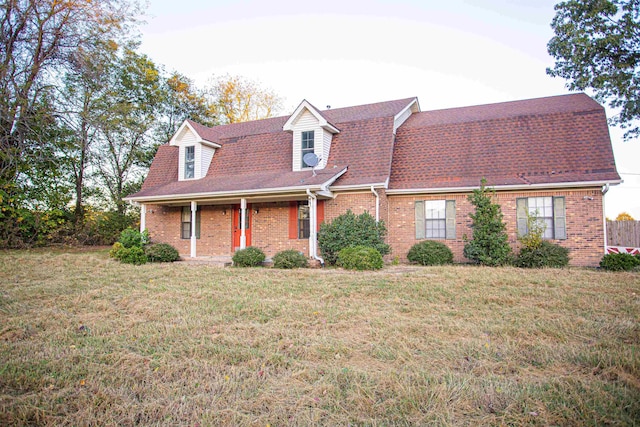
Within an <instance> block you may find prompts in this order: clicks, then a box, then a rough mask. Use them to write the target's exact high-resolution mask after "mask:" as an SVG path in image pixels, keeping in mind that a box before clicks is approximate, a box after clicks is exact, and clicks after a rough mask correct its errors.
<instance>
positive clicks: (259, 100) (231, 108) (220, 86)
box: [208, 74, 282, 124]
mask: <svg viewBox="0 0 640 427" xmlns="http://www.w3.org/2000/svg"><path fill="white" fill-rule="evenodd" d="M208 91H209V93H210V95H211V97H212V98H213V100H214V102H215V104H216V107H217V111H218V120H219V121H220V122H221V123H223V124H227V123H238V122H246V121H249V120H260V119H266V118H269V117H274V116H275V115H276V114H278V113H279V112H280V110H281V109H282V98H280V97H279V96H278V95H277V94H276V93H275V92H273V91H272V90H270V89H265V88H263V87H261V86H260V85H259V84H258V83H256V82H255V81H253V80H250V79H247V78H245V77H241V76H232V75H228V74H227V75H225V76H222V77H218V78H212V79H211V81H210V84H209V89H208Z"/></svg>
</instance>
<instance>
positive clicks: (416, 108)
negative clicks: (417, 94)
mask: <svg viewBox="0 0 640 427" xmlns="http://www.w3.org/2000/svg"><path fill="white" fill-rule="evenodd" d="M409 109H411V113H412V114H413V113H419V112H420V104H419V103H418V98H413V100H412V101H411V102H410V103H409V104H408V105H407V106H406V107H404V108H403V109H402V110H400V112H399V113H398V114H396V115H395V116H394V117H393V134H394V135H395V134H396V131H397V130H398V128H399V127H400V126H402V123H404V122H405V121H406V120H407V119H408V118H409V117H411V114H409V115H408V116H407V117H406V118H405V119H404V120H402V122H398V120H399V119H400V118H401V117H402V115H403V114H404V113H406V112H407V110H409Z"/></svg>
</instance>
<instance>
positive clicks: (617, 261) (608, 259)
mask: <svg viewBox="0 0 640 427" xmlns="http://www.w3.org/2000/svg"><path fill="white" fill-rule="evenodd" d="M639 265H640V257H638V256H634V255H631V254H626V253H618V254H606V255H605V256H603V257H602V259H601V260H600V267H601V268H603V269H605V270H609V271H631V270H633V269H634V268H636V267H637V266H639Z"/></svg>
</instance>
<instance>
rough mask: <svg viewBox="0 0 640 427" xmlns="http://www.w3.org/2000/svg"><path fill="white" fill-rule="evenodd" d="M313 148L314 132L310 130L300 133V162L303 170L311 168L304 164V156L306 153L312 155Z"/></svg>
mask: <svg viewBox="0 0 640 427" xmlns="http://www.w3.org/2000/svg"><path fill="white" fill-rule="evenodd" d="M313 147H314V132H313V131H312V130H310V131H307V132H302V154H301V158H302V160H301V161H302V167H303V168H310V167H311V166H309V165H308V164H306V163H305V161H304V155H305V154H308V153H313Z"/></svg>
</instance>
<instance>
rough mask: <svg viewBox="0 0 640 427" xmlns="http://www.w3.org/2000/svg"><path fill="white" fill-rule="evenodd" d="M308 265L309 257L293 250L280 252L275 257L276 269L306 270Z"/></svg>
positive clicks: (274, 264)
mask: <svg viewBox="0 0 640 427" xmlns="http://www.w3.org/2000/svg"><path fill="white" fill-rule="evenodd" d="M308 265H309V262H308V261H307V257H306V256H304V255H303V254H302V253H301V252H298V251H296V250H293V249H288V250H286V251H281V252H278V253H277V254H275V255H274V256H273V266H274V267H275V268H304V267H307V266H308Z"/></svg>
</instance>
